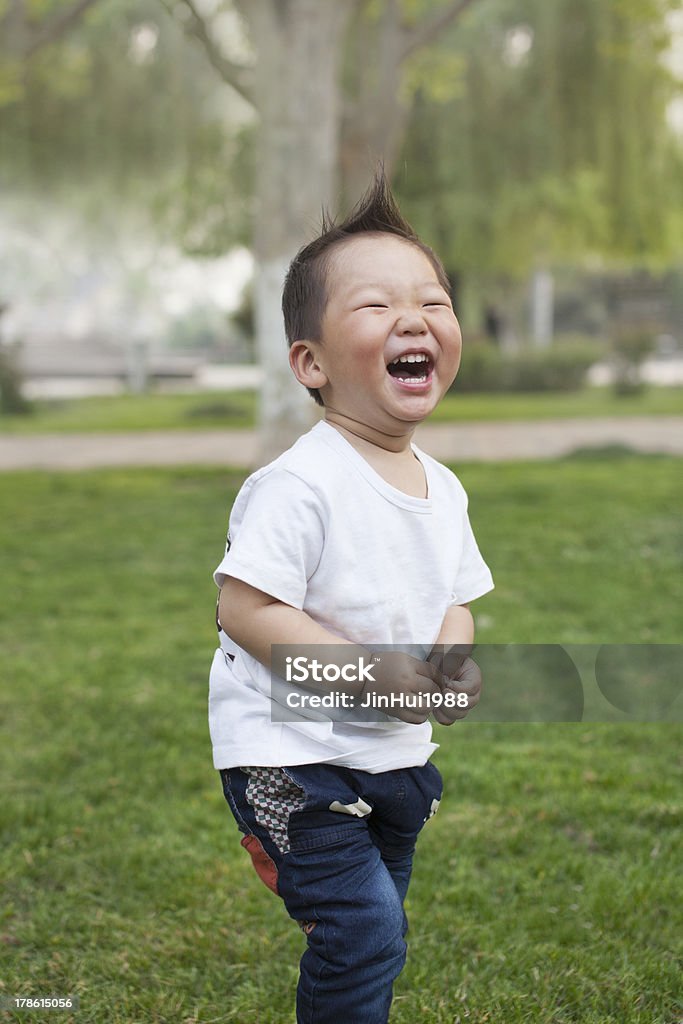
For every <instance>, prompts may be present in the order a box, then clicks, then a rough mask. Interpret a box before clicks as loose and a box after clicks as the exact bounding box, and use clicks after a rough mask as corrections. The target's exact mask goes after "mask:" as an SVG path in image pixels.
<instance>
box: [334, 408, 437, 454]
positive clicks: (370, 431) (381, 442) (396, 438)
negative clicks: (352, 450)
mask: <svg viewBox="0 0 683 1024" xmlns="http://www.w3.org/2000/svg"><path fill="white" fill-rule="evenodd" d="M325 422H326V423H329V424H330V426H331V427H335V428H336V429H337V430H339V431H340V432H341V433H342V434H344V435H348V434H351V435H352V437H353V438H356V439H358V440H360V441H365V442H366V443H367V444H371V445H374V447H375V448H382V449H384V451H387V452H397V453H398V452H405V451H409V450H410V442H411V440H412V436H413V433H414V432H415V427H416V426H417V424H409V425H408V424H407V425H406V426H405V427H404V428H403V429H401V428H400V427H399V428H397V433H395V434H393V433H392V434H388V433H386V432H385V431H383V430H378V428H377V427H372V426H370V425H369V424H368V423H363V422H361V421H360V420H354V419H352V418H351V417H350V416H346V415H345V414H344V413H343V412H339V411H338V410H337V409H331V408H329V407H327V406H326V407H325ZM347 440H351V438H347ZM351 443H353V441H352V442H351Z"/></svg>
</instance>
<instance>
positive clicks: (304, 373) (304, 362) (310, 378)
mask: <svg viewBox="0 0 683 1024" xmlns="http://www.w3.org/2000/svg"><path fill="white" fill-rule="evenodd" d="M316 348H317V346H316V345H315V342H311V341H295V342H293V343H292V345H291V346H290V349H289V365H290V366H291V367H292V372H293V374H294V376H295V377H296V379H297V380H298V381H299V383H300V384H303V385H304V386H305V387H307V388H324V387H325V385H326V384H327V374H326V373H325V371H324V370H323V369H322V367H321V366H320V363H319V362H318V357H317V352H316Z"/></svg>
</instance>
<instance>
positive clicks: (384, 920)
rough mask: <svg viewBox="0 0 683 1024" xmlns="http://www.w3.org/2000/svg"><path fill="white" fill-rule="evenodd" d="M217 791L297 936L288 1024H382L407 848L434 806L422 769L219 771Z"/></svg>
mask: <svg viewBox="0 0 683 1024" xmlns="http://www.w3.org/2000/svg"><path fill="white" fill-rule="evenodd" d="M220 774H221V779H222V782H223V791H224V793H225V796H226V799H227V801H228V803H229V804H230V808H231V810H232V813H233V814H234V816H235V819H236V821H237V825H238V827H239V829H240V831H241V832H242V833H244V838H243V839H242V845H243V846H244V847H245V848H246V849H247V850H248V851H249V853H250V855H251V857H252V861H253V864H254V867H255V868H256V871H257V872H258V874H259V876H260V878H261V879H262V880H263V881H264V882H265V884H266V885H267V886H268V887H269V888H270V889H272V890H273V892H275V893H277V895H279V896H280V897H282V899H283V901H284V904H285V907H286V908H287V912H288V913H289V915H290V917H292V918H294V920H295V921H297V923H298V924H299V925H300V926H301V928H302V929H303V931H304V933H305V935H306V939H307V943H308V948H307V949H306V951H305V952H304V954H303V956H302V958H301V963H300V973H299V984H298V988H297V1004H296V1005H297V1022H298V1024H385V1022H386V1021H387V1020H388V1016H389V1007H390V1006H391V999H392V987H393V982H394V979H395V978H396V977H397V976H398V975H399V974H400V972H401V970H402V968H403V965H404V963H405V958H406V944H405V941H404V937H405V934H406V930H407V920H406V916H405V913H404V910H403V901H404V899H405V895H406V892H407V890H408V883H409V881H410V873H411V869H412V863H413V854H414V852H415V841H416V839H417V835H418V833H419V831H420V829H421V828H422V826H423V825H424V823H425V821H427V819H428V818H430V817H431V816H432V814H434V812H435V811H436V808H437V807H438V802H439V800H440V798H441V790H442V783H441V776H440V774H439V772H438V770H437V768H436V767H435V766H434V765H433V764H432V763H431V762H429V761H428V762H427V764H425V765H423V766H421V767H417V768H402V769H398V770H396V771H390V772H382V773H380V774H377V775H371V774H369V773H368V772H362V771H358V770H356V769H353V768H343V767H338V766H336V765H327V764H308V765H296V766H295V767H287V768H230V769H224V770H222V771H221V773H220Z"/></svg>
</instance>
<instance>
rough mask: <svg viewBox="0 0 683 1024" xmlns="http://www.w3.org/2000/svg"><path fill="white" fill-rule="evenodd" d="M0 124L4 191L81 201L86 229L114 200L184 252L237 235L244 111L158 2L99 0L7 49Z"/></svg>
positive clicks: (220, 245)
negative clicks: (42, 38) (44, 36)
mask: <svg viewBox="0 0 683 1024" xmlns="http://www.w3.org/2000/svg"><path fill="white" fill-rule="evenodd" d="M57 6H58V5H57ZM54 7H55V5H52V8H54ZM35 14H36V18H38V15H39V14H40V12H35ZM232 125H234V127H232ZM0 131H1V132H2V135H3V148H2V154H1V156H0V181H1V182H2V183H3V185H4V186H5V188H7V189H14V190H17V191H22V192H23V191H27V192H30V191H37V192H40V193H41V194H42V195H43V196H46V197H50V196H51V197H53V198H55V199H56V200H58V201H59V202H60V203H63V204H64V205H67V206H70V207H72V208H73V207H76V208H81V209H82V210H83V211H84V212H85V213H86V216H87V217H88V219H89V220H90V222H91V223H92V224H93V226H95V225H97V224H98V223H99V220H100V215H99V210H100V209H101V208H102V207H103V206H111V205H114V204H115V206H116V209H117V210H118V209H120V208H121V207H126V206H131V207H135V208H137V209H140V208H143V209H145V210H146V211H147V212H148V213H149V214H150V216H151V218H152V219H153V220H154V221H155V223H156V226H157V227H158V229H159V232H160V234H162V235H163V234H165V235H166V236H170V237H171V238H172V239H173V240H174V241H179V242H180V244H182V245H183V246H184V247H185V248H186V250H187V251H189V252H192V253H197V254H215V253H223V252H225V251H226V249H228V248H229V247H230V246H231V245H233V244H235V243H236V242H244V241H245V240H246V238H247V237H248V234H249V222H248V216H249V205H248V204H247V203H245V202H244V198H243V191H242V190H241V188H240V187H239V186H238V185H237V184H236V183H235V179H236V178H239V179H240V181H241V183H242V185H243V184H244V180H245V178H248V175H249V168H250V161H251V155H250V154H251V138H250V133H249V130H248V128H247V127H246V125H245V115H244V110H243V109H241V108H240V109H238V107H237V106H236V100H235V97H234V96H233V95H232V93H231V90H230V89H229V88H228V87H227V86H224V85H221V84H220V82H219V80H218V78H217V76H216V74H215V72H214V71H213V69H212V68H211V67H210V66H209V64H208V62H207V61H206V59H205V57H204V54H203V53H202V51H201V49H200V48H199V47H198V46H196V45H195V46H193V45H190V44H188V42H187V40H186V38H185V36H184V33H183V31H182V28H181V26H180V25H179V24H178V22H177V21H176V20H174V19H173V18H172V17H169V15H168V13H167V12H166V11H164V9H163V6H162V5H161V4H160V3H159V2H158V0H107V2H106V3H101V4H97V5H95V6H94V7H93V8H92V9H91V10H90V11H89V12H88V13H87V15H86V16H85V17H84V19H83V20H82V21H80V22H78V23H77V24H76V25H75V26H73V27H72V28H71V29H70V31H69V32H68V34H67V35H65V36H64V37H63V38H61V39H60V40H59V41H58V42H57V43H55V44H52V45H49V46H46V47H43V48H41V49H39V50H38V51H37V52H36V54H35V55H34V56H33V57H32V58H31V59H30V60H28V61H21V60H20V59H19V58H18V57H16V56H12V54H11V53H9V54H6V55H5V61H4V70H3V71H2V72H0ZM101 227H102V229H103V230H106V226H105V224H104V219H102V224H101Z"/></svg>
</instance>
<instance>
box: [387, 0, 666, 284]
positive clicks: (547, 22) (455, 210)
mask: <svg viewBox="0 0 683 1024" xmlns="http://www.w3.org/2000/svg"><path fill="white" fill-rule="evenodd" d="M676 6H677V4H674V2H673V0H656V2H655V0H515V2H510V0H491V3H489V4H488V5H487V7H486V9H485V10H484V9H483V8H479V9H477V10H476V11H473V15H472V17H471V18H469V19H468V20H467V23H466V24H463V25H462V26H461V27H460V29H459V31H458V33H455V34H450V35H448V36H446V37H444V38H443V39H442V40H441V41H440V43H439V45H438V46H437V47H436V48H435V49H434V51H433V52H432V53H431V55H430V56H432V57H433V59H434V65H435V67H438V63H439V60H440V59H444V58H445V56H448V59H449V60H450V61H451V62H452V65H453V68H454V73H453V74H452V75H451V79H450V89H449V88H448V87H447V86H448V83H447V82H444V81H439V79H438V76H437V77H435V76H432V78H431V79H429V80H425V81H424V82H423V83H422V84H421V86H420V91H419V95H418V97H417V99H416V102H415V105H414V108H413V116H412V118H411V121H410V124H409V128H408V132H407V137H406V144H405V148H404V150H403V157H404V159H405V160H406V161H407V163H408V164H409V166H410V167H411V168H412V174H411V175H410V176H409V177H408V178H407V179H406V180H405V181H402V180H401V181H399V191H400V192H401V193H402V198H403V200H404V203H405V208H406V211H407V212H408V215H409V216H410V217H411V219H413V221H414V222H417V223H418V224H419V226H420V227H421V229H422V230H423V231H424V233H425V234H426V235H427V236H428V237H429V238H430V239H431V240H432V242H433V244H435V245H436V246H438V248H439V251H440V252H441V253H442V254H443V255H444V256H445V258H446V262H447V264H448V266H449V267H450V268H451V269H452V270H453V271H454V272H455V273H456V274H457V275H458V276H460V277H461V278H464V279H465V280H466V279H468V278H470V279H477V278H478V279H480V280H481V279H482V278H486V277H488V280H489V281H491V279H492V278H494V277H496V276H497V277H499V278H508V279H512V280H517V281H518V280H520V279H521V278H523V277H526V276H530V275H533V274H534V273H537V272H538V271H539V269H541V270H548V269H550V270H552V268H553V267H555V266H558V265H566V264H568V263H571V262H573V263H575V264H577V265H580V264H581V263H587V262H590V263H591V264H592V265H595V264H596V263H598V264H599V263H603V264H605V265H609V264H610V263H619V262H620V263H622V265H623V264H624V263H626V264H630V265H640V266H642V265H657V264H659V265H660V266H661V265H664V264H666V262H667V261H672V260H675V259H676V258H680V256H681V238H682V237H683V231H682V228H683V213H682V204H681V193H680V180H681V174H682V172H683V160H682V157H683V152H682V147H681V140H680V138H676V136H675V135H674V133H673V132H672V130H671V128H670V126H669V124H668V121H667V108H668V104H669V103H670V101H671V100H672V99H673V98H674V96H675V95H676V88H677V84H676V82H675V80H674V78H673V76H672V74H671V72H670V70H668V68H667V66H666V63H665V61H664V60H663V57H664V54H665V53H666V50H667V48H668V46H669V45H670V33H669V30H668V28H667V21H666V15H667V12H668V11H672V10H673V9H674V8H675V7H676Z"/></svg>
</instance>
